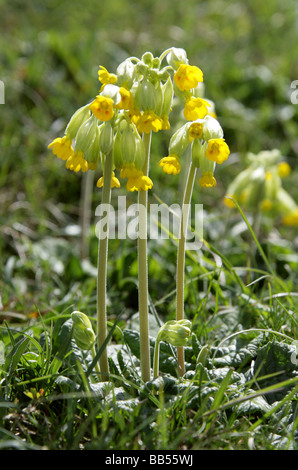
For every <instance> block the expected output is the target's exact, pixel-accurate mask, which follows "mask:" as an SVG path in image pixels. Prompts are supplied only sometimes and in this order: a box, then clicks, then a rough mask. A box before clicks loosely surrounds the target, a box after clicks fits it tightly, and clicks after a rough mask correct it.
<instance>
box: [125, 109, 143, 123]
mask: <svg viewBox="0 0 298 470" xmlns="http://www.w3.org/2000/svg"><path fill="white" fill-rule="evenodd" d="M127 114H128V117H129V119H130V120H131V122H133V123H134V124H135V125H137V124H138V122H139V120H140V117H141V111H140V110H139V108H130V109H129V110H128V111H127Z"/></svg>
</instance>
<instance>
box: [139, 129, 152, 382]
mask: <svg viewBox="0 0 298 470" xmlns="http://www.w3.org/2000/svg"><path fill="white" fill-rule="evenodd" d="M143 139H144V144H145V148H146V160H145V163H144V167H143V174H144V176H148V169H149V158H150V145H151V133H150V134H144V136H143ZM147 205H148V194H147V191H143V190H141V191H139V236H138V273H139V318H140V355H141V372H142V379H143V381H144V382H148V381H149V380H150V362H151V361H150V345H149V324H148V259H147Z"/></svg>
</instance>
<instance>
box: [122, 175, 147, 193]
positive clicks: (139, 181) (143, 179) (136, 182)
mask: <svg viewBox="0 0 298 470" xmlns="http://www.w3.org/2000/svg"><path fill="white" fill-rule="evenodd" d="M152 186H153V182H152V180H151V179H150V178H149V176H144V175H143V174H142V175H141V176H138V177H136V178H129V179H128V180H127V183H126V188H127V190H128V191H148V189H151V188H152Z"/></svg>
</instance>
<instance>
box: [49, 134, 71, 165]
mask: <svg viewBox="0 0 298 470" xmlns="http://www.w3.org/2000/svg"><path fill="white" fill-rule="evenodd" d="M48 149H52V152H53V154H54V155H56V157H58V158H61V159H62V160H67V159H68V158H69V157H70V156H71V155H72V154H73V148H72V140H71V139H70V137H69V136H68V135H65V136H64V137H57V138H56V139H54V140H53V142H51V143H50V144H49V145H48Z"/></svg>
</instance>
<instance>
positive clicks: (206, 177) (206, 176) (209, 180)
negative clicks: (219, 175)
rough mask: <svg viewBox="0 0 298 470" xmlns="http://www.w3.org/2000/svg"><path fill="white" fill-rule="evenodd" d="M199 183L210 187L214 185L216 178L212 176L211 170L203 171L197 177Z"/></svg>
mask: <svg viewBox="0 0 298 470" xmlns="http://www.w3.org/2000/svg"><path fill="white" fill-rule="evenodd" d="M199 184H200V186H202V187H203V188H212V187H213V186H216V179H215V178H214V176H213V173H212V172H211V171H210V172H208V173H203V175H202V176H201V178H200V179H199Z"/></svg>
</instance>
